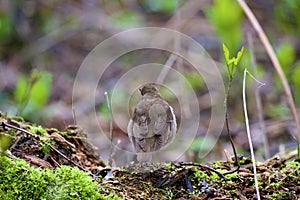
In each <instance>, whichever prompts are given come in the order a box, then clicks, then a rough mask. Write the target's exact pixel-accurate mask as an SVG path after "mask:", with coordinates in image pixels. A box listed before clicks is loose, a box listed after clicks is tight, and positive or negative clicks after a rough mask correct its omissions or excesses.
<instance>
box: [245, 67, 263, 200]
mask: <svg viewBox="0 0 300 200" xmlns="http://www.w3.org/2000/svg"><path fill="white" fill-rule="evenodd" d="M247 73H249V72H248V71H247V69H245V70H244V79H243V106H244V114H245V124H246V131H247V136H248V141H249V148H250V153H251V159H252V165H253V173H254V181H255V188H256V195H257V199H258V200H260V195H259V188H258V180H257V174H256V164H255V156H254V151H253V146H252V140H251V135H250V128H249V119H248V113H247V103H246V76H247ZM249 74H250V73H249ZM251 77H252V76H251Z"/></svg>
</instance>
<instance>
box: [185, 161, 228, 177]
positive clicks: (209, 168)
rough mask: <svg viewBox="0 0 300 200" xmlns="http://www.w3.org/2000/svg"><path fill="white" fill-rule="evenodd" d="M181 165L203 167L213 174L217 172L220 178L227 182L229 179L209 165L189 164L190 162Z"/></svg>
mask: <svg viewBox="0 0 300 200" xmlns="http://www.w3.org/2000/svg"><path fill="white" fill-rule="evenodd" d="M179 164H180V165H186V166H196V167H203V168H205V169H208V170H210V171H212V172H215V173H216V174H217V175H218V176H219V177H220V178H223V179H224V180H225V181H227V178H226V177H225V176H224V174H222V173H220V172H218V171H217V170H215V169H213V168H211V167H209V166H207V165H202V164H199V163H189V162H180V163H179Z"/></svg>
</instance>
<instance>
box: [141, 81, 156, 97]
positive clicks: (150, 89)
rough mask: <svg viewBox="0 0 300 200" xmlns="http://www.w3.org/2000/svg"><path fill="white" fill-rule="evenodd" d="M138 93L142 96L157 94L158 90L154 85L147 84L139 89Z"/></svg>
mask: <svg viewBox="0 0 300 200" xmlns="http://www.w3.org/2000/svg"><path fill="white" fill-rule="evenodd" d="M140 92H141V94H142V96H143V95H145V94H147V93H148V94H158V89H157V87H156V84H155V83H147V84H145V85H144V86H143V87H141V88H140Z"/></svg>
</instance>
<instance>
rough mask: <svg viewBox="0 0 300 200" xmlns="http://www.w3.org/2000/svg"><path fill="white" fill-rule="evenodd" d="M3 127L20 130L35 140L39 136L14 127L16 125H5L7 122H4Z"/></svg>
mask: <svg viewBox="0 0 300 200" xmlns="http://www.w3.org/2000/svg"><path fill="white" fill-rule="evenodd" d="M2 127H3V128H4V129H5V127H9V128H13V129H16V130H19V131H22V132H23V133H27V134H28V135H31V136H32V137H34V138H37V137H38V136H36V135H34V134H32V133H31V132H29V131H27V130H25V129H23V128H20V127H17V126H14V125H11V124H8V123H5V122H2Z"/></svg>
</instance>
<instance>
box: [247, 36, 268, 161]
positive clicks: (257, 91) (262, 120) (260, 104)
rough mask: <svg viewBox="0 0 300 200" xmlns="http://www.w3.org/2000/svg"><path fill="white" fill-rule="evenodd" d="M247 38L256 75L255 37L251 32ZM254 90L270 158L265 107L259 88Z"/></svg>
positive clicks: (266, 155)
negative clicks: (264, 113) (263, 107)
mask: <svg viewBox="0 0 300 200" xmlns="http://www.w3.org/2000/svg"><path fill="white" fill-rule="evenodd" d="M247 38H248V44H249V49H250V54H251V66H252V68H253V74H254V76H256V75H257V70H256V57H255V53H254V47H253V38H252V35H251V34H250V33H249V34H248V35H247ZM254 92H255V101H256V106H257V111H258V123H259V126H260V130H261V133H262V137H263V144H264V150H265V158H270V146H269V142H268V137H267V133H266V124H265V121H264V116H263V111H262V110H263V109H262V102H261V96H260V91H259V88H257V87H255V88H254Z"/></svg>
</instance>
